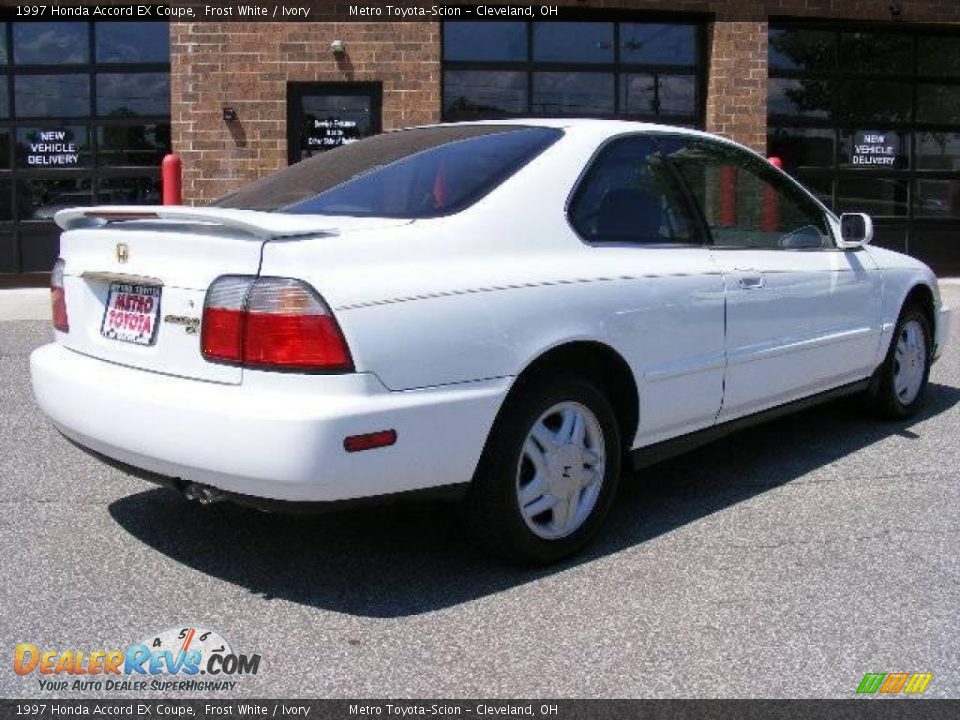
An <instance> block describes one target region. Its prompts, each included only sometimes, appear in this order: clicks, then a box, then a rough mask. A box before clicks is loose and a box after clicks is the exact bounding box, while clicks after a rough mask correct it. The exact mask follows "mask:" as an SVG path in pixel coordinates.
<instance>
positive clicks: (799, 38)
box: [770, 30, 837, 72]
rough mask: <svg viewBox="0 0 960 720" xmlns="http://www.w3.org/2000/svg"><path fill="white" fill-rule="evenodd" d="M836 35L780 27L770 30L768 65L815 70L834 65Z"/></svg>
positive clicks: (825, 68)
mask: <svg viewBox="0 0 960 720" xmlns="http://www.w3.org/2000/svg"><path fill="white" fill-rule="evenodd" d="M836 47H837V45H836V35H835V34H834V33H832V32H809V31H803V30H785V31H784V30H781V31H774V32H771V33H770V50H771V54H770V64H771V66H772V67H781V68H792V69H798V70H807V71H810V72H819V71H824V70H832V69H833V68H834V67H835V66H836Z"/></svg>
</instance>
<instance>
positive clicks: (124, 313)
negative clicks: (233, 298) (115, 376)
mask: <svg viewBox="0 0 960 720" xmlns="http://www.w3.org/2000/svg"><path fill="white" fill-rule="evenodd" d="M351 220H352V219H339V218H328V217H319V216H303V215H300V216H290V215H278V214H274V213H265V212H256V211H250V210H224V209H218V208H186V207H173V206H171V207H167V206H164V207H102V208H81V209H71V210H63V211H60V212H59V213H57V215H56V221H57V223H58V224H59V225H60V226H61V227H62V228H63V229H64V230H65V232H64V233H63V235H62V237H61V247H60V255H61V257H62V258H63V260H64V290H65V296H66V305H67V315H68V318H69V323H70V331H69V332H68V333H61V334H60V335H59V341H60V342H62V343H63V344H64V345H65V346H66V347H69V348H71V349H72V350H75V351H77V352H80V353H83V354H85V355H89V356H92V357H96V358H99V359H102V360H107V361H110V362H116V363H119V364H122V365H127V366H130V367H136V368H141V369H144V370H148V371H152V372H158V373H163V374H169V375H178V376H182V377H189V378H197V379H202V380H208V381H213V382H221V383H230V384H239V383H240V382H241V380H242V371H241V369H240V368H238V367H235V366H232V365H225V364H217V363H212V362H208V361H207V360H205V359H204V358H203V356H202V355H201V352H200V329H201V328H200V323H201V318H202V315H203V304H204V299H205V296H206V291H207V288H208V287H209V286H210V284H211V283H212V282H213V280H214V279H216V278H217V277H219V276H221V275H234V274H236V275H257V274H258V272H259V269H260V259H261V251H262V248H263V244H264V243H265V242H266V241H268V240H272V239H282V238H291V239H295V238H298V237H307V236H310V237H318V236H321V237H322V236H333V235H337V234H339V232H340V229H341V228H343V227H349V226H351V225H355V224H357V223H353V222H351ZM360 224H367V225H369V224H370V221H367V222H366V223H360Z"/></svg>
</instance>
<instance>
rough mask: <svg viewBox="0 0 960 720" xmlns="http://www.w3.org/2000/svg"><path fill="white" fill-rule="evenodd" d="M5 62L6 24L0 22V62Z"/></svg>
mask: <svg viewBox="0 0 960 720" xmlns="http://www.w3.org/2000/svg"><path fill="white" fill-rule="evenodd" d="M6 62H7V24H6V23H0V63H6Z"/></svg>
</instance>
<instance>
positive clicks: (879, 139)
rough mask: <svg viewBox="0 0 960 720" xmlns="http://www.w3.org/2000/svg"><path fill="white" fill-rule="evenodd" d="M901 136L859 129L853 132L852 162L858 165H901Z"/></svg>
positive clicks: (888, 166)
mask: <svg viewBox="0 0 960 720" xmlns="http://www.w3.org/2000/svg"><path fill="white" fill-rule="evenodd" d="M899 161H900V136H899V135H897V134H896V133H883V132H874V131H872V130H858V131H857V132H855V133H854V134H853V153H852V154H851V157H850V164H851V165H857V166H858V167H886V168H895V167H899V164H900V163H899Z"/></svg>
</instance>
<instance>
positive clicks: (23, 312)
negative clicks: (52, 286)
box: [0, 288, 50, 322]
mask: <svg viewBox="0 0 960 720" xmlns="http://www.w3.org/2000/svg"><path fill="white" fill-rule="evenodd" d="M49 319H50V291H49V290H47V289H46V288H15V289H5V290H0V322H2V321H5V320H49Z"/></svg>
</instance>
